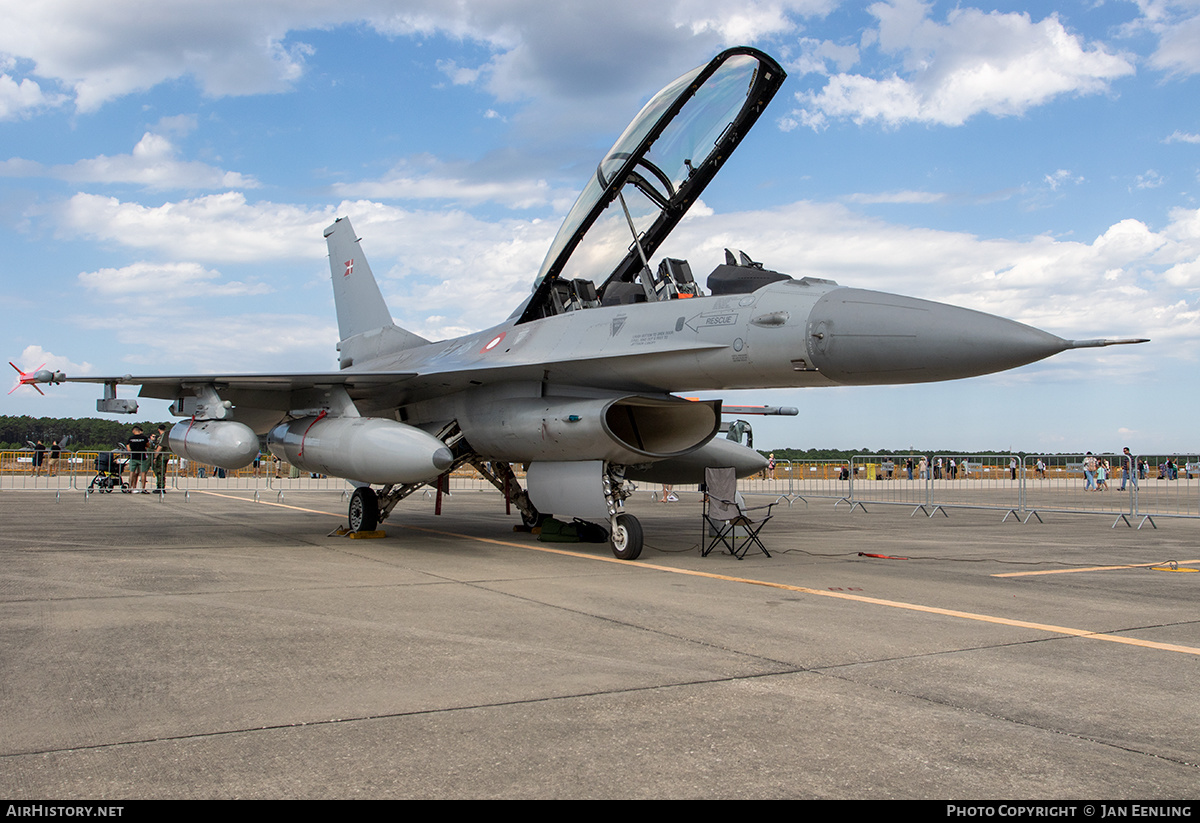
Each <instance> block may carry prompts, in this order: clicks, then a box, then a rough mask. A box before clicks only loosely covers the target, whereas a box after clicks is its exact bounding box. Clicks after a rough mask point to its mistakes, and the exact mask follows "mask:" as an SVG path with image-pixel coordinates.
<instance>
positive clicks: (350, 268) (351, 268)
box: [342, 258, 354, 277]
mask: <svg viewBox="0 0 1200 823" xmlns="http://www.w3.org/2000/svg"><path fill="white" fill-rule="evenodd" d="M352 274H354V259H353V258H351V259H350V260H347V261H346V271H345V273H344V274H343V275H342V277H349V276H350V275H352Z"/></svg>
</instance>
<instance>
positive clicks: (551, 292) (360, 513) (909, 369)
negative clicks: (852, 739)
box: [21, 48, 1135, 559]
mask: <svg viewBox="0 0 1200 823" xmlns="http://www.w3.org/2000/svg"><path fill="white" fill-rule="evenodd" d="M783 78H784V73H783V71H782V69H781V68H780V67H779V65H778V64H777V63H776V62H775V61H774V60H772V59H771V58H770V57H768V56H767V55H765V54H763V53H761V52H758V51H756V50H754V49H749V48H737V49H729V50H727V51H725V52H722V53H721V54H720V55H718V56H717V57H716V58H714V59H713V60H712V61H711V62H710V63H708V64H706V65H705V66H701V67H699V68H697V69H695V70H693V71H691V72H688V73H687V74H685V75H683V76H681V77H680V78H678V79H677V80H675V81H674V82H673V83H671V84H669V85H668V86H667V87H665V88H664V89H663V90H662V91H660V92H659V93H658V94H657V95H655V96H654V97H653V98H652V99H651V100H650V102H649V103H647V104H646V106H645V107H644V108H643V109H642V111H641V113H639V115H638V116H637V117H635V118H634V120H633V122H631V123H630V125H629V126H628V127H627V128H626V130H625V132H624V133H623V134H622V135H621V137H620V138H619V139H618V140H617V142H616V144H615V145H614V146H613V148H612V149H611V150H610V151H609V152H608V154H606V155H605V157H604V159H603V160H601V162H600V164H599V165H598V166H597V169H596V172H595V174H594V175H593V176H592V177H591V179H590V180H589V181H588V183H587V185H586V186H585V188H584V190H583V192H582V193H581V194H580V196H579V199H578V200H577V201H576V203H575V205H574V206H573V207H572V209H571V211H570V212H569V213H568V215H567V217H566V219H565V221H564V223H563V226H562V228H561V229H560V231H559V233H558V235H557V236H556V237H555V240H554V242H553V243H552V244H551V247H550V250H549V252H548V254H547V255H546V259H545V262H544V263H543V265H542V268H541V270H540V271H539V273H538V276H537V278H536V280H535V282H534V286H533V289H532V292H531V294H530V295H529V297H528V298H526V300H524V301H523V302H522V303H521V305H520V306H518V307H517V309H516V310H515V311H514V312H513V313H512V315H511V316H510V317H509V318H508V320H506V321H505V322H504V323H501V324H500V325H498V326H495V327H493V328H490V329H487V330H485V331H481V332H478V333H475V334H470V335H467V336H465V337H460V338H457V339H454V340H446V341H440V342H431V341H428V340H425V339H424V338H422V337H420V336H418V335H415V334H413V333H411V332H408V331H406V330H404V329H402V328H400V327H398V326H396V325H395V324H394V323H393V321H392V316H391V313H390V312H389V310H388V308H387V305H386V304H385V302H384V299H383V297H382V294H381V292H380V289H379V286H378V283H377V282H376V280H375V277H374V275H373V274H372V273H371V269H370V265H369V264H368V262H367V260H366V257H365V255H364V254H363V251H362V248H361V246H360V244H359V239H358V237H357V236H356V235H355V233H354V230H353V228H352V227H351V225H350V221H349V220H348V219H345V218H342V219H339V220H337V221H336V222H335V223H334V224H333V225H331V226H329V227H328V228H327V229H326V230H325V237H326V240H327V242H328V245H329V256H330V271H331V277H332V281H333V288H334V297H335V304H336V307H337V315H338V327H339V333H340V338H341V342H340V343H339V345H338V352H339V365H340V367H341V368H340V369H339V370H338V371H337V372H323V373H315V374H276V375H211V374H210V375H169V376H151V377H136V378H135V377H130V376H125V377H86V378H65V379H68V380H77V381H85V382H97V383H103V384H105V397H104V398H103V399H101V400H99V401H98V403H97V407H98V409H99V410H100V411H132V410H136V404H132V403H131V402H130V401H128V400H121V399H118V398H117V397H116V387H117V385H119V384H124V383H132V384H138V385H140V386H141V387H142V388H141V395H142V396H145V397H159V398H165V399H170V400H173V401H174V403H173V405H172V411H173V412H174V413H175V414H177V415H179V416H181V417H185V418H187V419H186V420H184V421H182V422H180V423H178V424H176V425H175V427H174V428H173V429H172V431H171V435H170V442H171V446H172V449H173V450H174V451H175V452H177V453H178V454H180V455H183V456H185V457H189V458H191V459H194V460H197V461H199V462H205V463H212V464H215V465H218V466H224V467H226V468H238V467H240V466H244V465H248V464H249V463H250V462H251V461H252V460H253V459H254V457H255V456H256V455H257V453H258V450H259V447H260V438H264V437H265V441H266V445H267V447H268V448H269V449H270V451H271V452H272V453H274V454H275V455H277V456H278V457H280V458H281V459H284V460H287V461H289V462H290V463H292V464H293V465H295V466H298V467H299V468H301V469H302V470H305V471H314V472H322V473H327V474H331V475H334V476H339V477H345V478H347V479H348V480H351V481H353V482H354V483H355V485H356V486H357V489H356V491H355V492H354V495H353V496H352V498H351V502H350V521H351V527H352V528H355V529H359V530H361V529H373V528H375V526H376V524H377V523H378V521H379V520H381V519H384V518H386V517H387V516H388V515H389V514H390V513H391V511H392V510H393V508H394V507H395V505H396V504H397V503H398V502H399V501H400V500H401V499H403V498H404V497H405V496H407V495H408V494H410V493H411V492H413V491H414V490H416V489H418V488H420V487H421V486H423V485H424V484H426V483H430V482H432V481H434V480H435V479H436V478H437V477H439V476H440V475H442V474H444V473H445V472H447V471H450V470H452V469H454V468H455V467H458V466H461V465H465V464H469V465H471V466H473V467H474V468H475V469H476V470H477V471H479V472H480V474H482V475H483V476H484V477H485V478H486V479H487V480H489V481H490V482H492V483H493V484H495V485H496V486H497V487H498V488H501V489H503V490H504V491H505V492H506V493H507V494H508V495H509V496H510V498H511V499H512V500H513V501H514V502H515V503H516V505H517V507H518V508H519V509H520V511H521V513H522V516H523V517H524V519H525V520H526V521H528V522H534V521H536V520H537V519H539V518H540V517H542V516H544V515H546V514H549V513H553V514H555V515H557V516H567V517H579V518H583V519H586V520H592V521H599V522H604V523H606V524H607V526H608V527H609V529H610V533H611V535H612V546H613V551H614V553H615V554H616V555H617V556H618V557H621V558H626V559H631V558H634V557H637V556H638V554H639V553H640V551H641V546H642V537H641V527H640V524H638V522H637V520H636V518H634V517H633V516H632V515H630V514H628V513H627V512H625V511H624V507H623V501H624V500H625V499H626V498H627V497H628V495H629V494H630V493H631V485H630V484H631V481H634V480H644V481H649V482H664V483H674V482H699V481H700V480H701V478H702V477H703V470H704V468H705V467H719V466H726V467H733V468H735V469H736V470H737V473H738V475H739V476H745V475H748V474H751V473H753V472H756V471H759V470H761V469H762V468H763V467H764V466H765V465H766V461H765V460H764V459H763V458H762V456H761V455H759V454H758V453H757V452H755V451H753V450H751V449H749V448H746V447H744V446H741V445H739V444H738V443H735V442H732V441H730V440H727V439H724V438H719V437H716V435H717V433H718V431H719V430H720V425H721V402H720V401H719V400H703V401H692V400H686V399H684V398H681V397H679V396H678V393H681V392H697V391H723V390H731V389H771V388H785V387H815V386H828V385H870V384H892V383H920V382H929V381H938V380H954V379H958V378H964V377H972V376H975V375H981V374H988V373H991V372H996V371H1001V370H1004V369H1010V368H1014V367H1016V366H1020V365H1023V364H1026V363H1031V362H1034V361H1036V360H1040V359H1042V358H1044V357H1048V356H1050V355H1053V354H1056V353H1058V352H1061V351H1063V350H1065V349H1069V348H1084V347H1093V346H1103V345H1110V344H1112V343H1120V342H1135V341H1125V340H1088V341H1068V340H1064V339H1062V338H1060V337H1057V336H1055V335H1053V334H1049V333H1047V332H1044V331H1040V330H1038V329H1035V328H1032V327H1030V326H1026V325H1023V324H1020V323H1016V322H1013V321H1011V320H1006V319H1003V318H1000V317H995V316H993V315H989V314H985V313H982V312H978V311H973V310H970V309H964V308H958V307H955V306H949V305H945V304H941V303H934V302H930V301H926V300H919V299H915V298H909V297H901V296H899V295H893V294H887V293H884V292H876V291H867V290H863V289H856V288H849V287H844V286H840V285H838V284H837V283H834V282H832V281H830V280H825V279H820V278H814V277H799V278H794V277H791V276H789V275H786V274H782V273H779V272H774V271H771V270H768V269H766V268H764V267H763V266H762V265H761V264H758V263H755V262H754V261H752V260H750V258H749V257H747V256H746V255H745V254H744V253H742V252H738V253H736V254H735V253H734V252H732V251H727V252H726V261H725V263H724V264H723V265H719V266H717V267H716V268H715V269H714V270H713V272H712V273H711V274H710V275H709V276H708V278H707V281H706V285H707V291H706V290H705V289H703V288H702V287H701V286H700V285H699V284H698V283H697V282H696V280H695V279H694V277H693V275H692V271H691V266H690V264H689V263H688V262H687V261H685V260H681V259H676V258H662V259H657V258H656V255H657V251H658V248H659V247H660V246H661V244H662V243H663V241H664V240H665V238H666V236H667V235H668V234H669V233H670V232H671V230H672V229H673V228H674V227H675V226H676V225H677V224H678V222H679V221H680V220H681V219H682V217H683V215H684V214H685V213H686V212H687V210H688V208H689V207H690V206H691V205H692V204H693V203H694V202H695V201H696V199H697V198H698V196H699V194H700V192H701V191H702V190H703V189H704V187H705V186H706V185H707V183H708V182H709V181H710V180H711V179H712V177H713V176H714V175H715V174H716V172H717V171H718V170H719V169H720V167H721V166H722V165H723V164H724V162H725V161H726V160H727V159H728V157H729V154H730V153H731V152H732V151H733V150H734V149H735V148H736V147H737V145H738V144H739V143H740V142H741V140H742V139H743V138H744V137H745V135H746V134H747V132H748V131H749V130H750V128H751V126H753V124H754V122H755V121H756V120H757V118H758V116H759V115H760V114H761V112H762V110H763V108H764V106H765V105H766V104H767V102H769V101H770V99H771V97H772V96H773V95H774V93H775V92H776V91H777V90H778V88H779V86H780V84H781V83H782V81H783ZM652 261H654V262H657V266H652ZM62 379H64V376H63V375H61V374H58V373H53V374H52V373H49V372H42V371H39V372H37V373H36V374H34V375H31V376H27V375H24V373H22V377H21V381H22V382H29V383H42V382H60V381H61V380H62ZM517 463H520V464H525V465H526V466H527V472H526V478H525V486H524V487H523V488H522V486H521V485H520V484H519V483H518V482H517V478H516V474H515V472H514V471H513V469H512V465H513V464H517ZM373 486H379V487H381V488H380V489H379V490H375V489H374V488H373Z"/></svg>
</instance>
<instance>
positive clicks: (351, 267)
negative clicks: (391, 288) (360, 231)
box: [325, 217, 392, 340]
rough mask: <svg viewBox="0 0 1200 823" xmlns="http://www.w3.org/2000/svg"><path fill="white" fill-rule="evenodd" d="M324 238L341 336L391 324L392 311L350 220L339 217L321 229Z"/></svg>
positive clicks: (352, 335)
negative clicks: (330, 224)
mask: <svg viewBox="0 0 1200 823" xmlns="http://www.w3.org/2000/svg"><path fill="white" fill-rule="evenodd" d="M325 240H326V241H327V242H328V243H329V271H330V274H331V275H332V277H333V302H334V304H335V305H336V306H337V319H338V332H339V333H340V336H341V339H342V340H346V339H347V338H350V337H354V336H355V335H358V334H362V333H363V332H368V331H375V330H376V329H382V328H384V327H385V326H391V325H392V314H391V312H389V311H388V307H387V304H386V303H385V302H383V294H382V293H381V292H380V291H379V284H378V283H376V282H375V275H373V274H372V273H371V266H370V265H369V264H368V263H367V258H366V255H364V254H363V250H362V246H360V245H359V243H358V236H357V235H355V233H354V227H353V226H351V225H350V220H349V219H348V218H345V217H339V218H338V219H337V220H336V221H334V224H333V225H332V226H330V227H329V228H327V229H325Z"/></svg>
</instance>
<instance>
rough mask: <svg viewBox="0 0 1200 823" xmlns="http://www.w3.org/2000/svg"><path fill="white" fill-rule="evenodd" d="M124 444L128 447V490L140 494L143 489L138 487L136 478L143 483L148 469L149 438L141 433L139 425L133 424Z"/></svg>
mask: <svg viewBox="0 0 1200 823" xmlns="http://www.w3.org/2000/svg"><path fill="white" fill-rule="evenodd" d="M125 446H126V448H128V449H129V491H130V492H131V493H133V494H141V493H142V491H143V490H142V489H139V488H138V480H139V479H140V480H141V481H142V483H143V484H145V482H146V479H147V478H146V475H147V474H148V473H149V471H150V455H149V453H148V451H147V450H148V449H149V447H150V438H149V437H147V436H146V435H144V434H142V427H141V426H134V427H133V434H132V435H131V436H130V438H129V442H128V443H126V444H125Z"/></svg>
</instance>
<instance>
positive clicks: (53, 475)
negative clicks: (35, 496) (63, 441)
mask: <svg viewBox="0 0 1200 823" xmlns="http://www.w3.org/2000/svg"><path fill="white" fill-rule="evenodd" d="M34 455H35V453H34V452H32V451H5V452H0V491H17V490H20V491H52V492H54V493H55V498H56V499H57V498H58V497H59V496H61V494H62V493H63V492H64V491H66V490H68V489H70V488H71V485H72V479H73V475H72V467H73V464H72V459H73V455H72V453H71V452H62V454H61V456H60V457H58V458H57V459H51V457H50V451H49V449H47V450H46V451H45V452H42V463H41V465H40V466H39V465H35V460H36V458H35V456H34Z"/></svg>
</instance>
